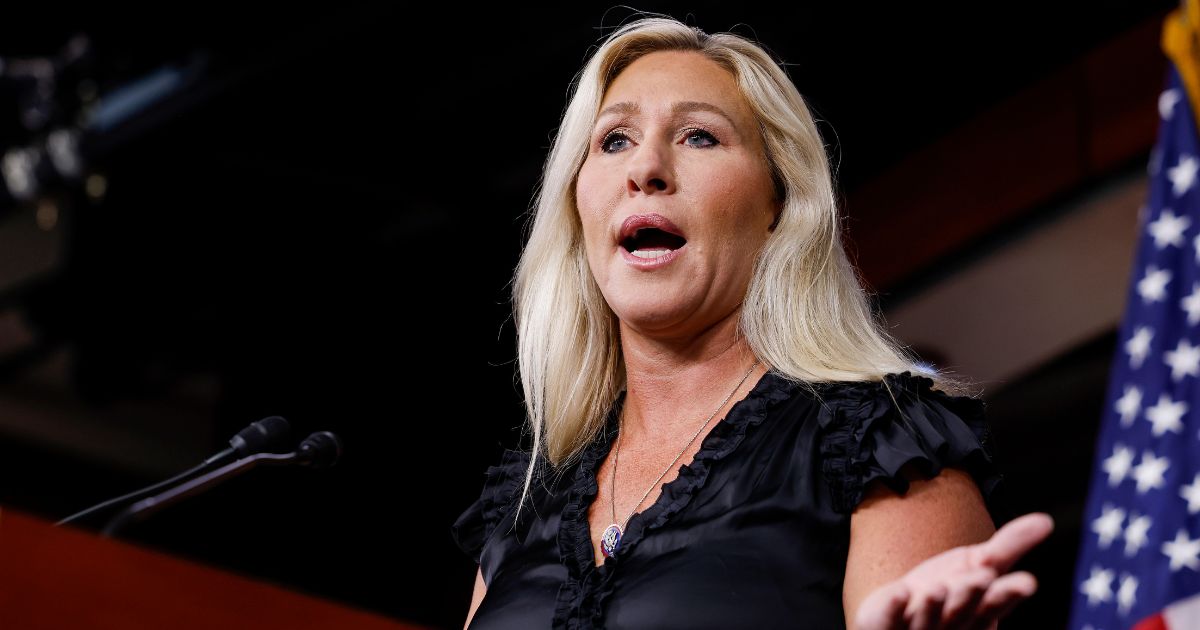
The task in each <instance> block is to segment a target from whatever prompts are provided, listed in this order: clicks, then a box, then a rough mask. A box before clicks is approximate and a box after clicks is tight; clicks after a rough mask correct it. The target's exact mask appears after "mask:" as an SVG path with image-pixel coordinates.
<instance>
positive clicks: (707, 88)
mask: <svg viewBox="0 0 1200 630" xmlns="http://www.w3.org/2000/svg"><path fill="white" fill-rule="evenodd" d="M840 239H841V236H840V231H839V224H838V212H837V206H836V202H835V199H834V194H833V185H832V181H831V175H830V171H829V165H828V162H827V157H826V155H825V153H824V148H823V144H822V142H821V138H820V136H819V134H818V132H817V129H816V127H815V125H814V123H813V120H812V117H811V115H810V114H809V112H808V109H807V107H806V106H805V104H804V101H803V100H802V98H801V96H800V95H799V94H798V92H797V91H796V89H795V87H794V85H793V84H792V83H791V81H790V79H788V77H787V75H786V74H785V73H784V72H783V71H782V70H781V69H780V67H779V66H778V65H777V64H776V63H775V62H774V61H773V60H772V59H771V58H770V56H768V55H767V54H766V53H765V52H764V51H763V50H762V49H761V48H759V47H758V46H757V45H755V44H753V43H751V42H749V41H747V40H745V39H742V38H739V37H737V36H734V35H731V34H716V35H708V34H705V33H703V32H702V31H700V30H698V29H695V28H692V27H688V26H686V25H684V24H682V23H680V22H678V21H675V20H672V19H668V18H659V17H651V18H644V19H641V20H639V21H636V22H632V23H630V24H627V25H625V26H624V27H622V28H620V29H619V30H617V31H615V32H614V33H613V34H612V35H611V36H610V37H609V38H608V39H607V40H606V41H605V43H604V44H603V46H601V47H600V48H599V49H598V50H597V51H596V53H595V54H594V55H593V57H592V58H591V59H590V60H589V61H588V63H587V65H586V66H585V68H584V69H583V71H582V73H581V74H580V75H579V77H578V81H577V85H576V87H575V90H574V93H573V96H572V98H571V101H570V104H569V106H568V107H567V110H566V112H565V115H564V119H563V122H562V125H561V127H560V129H559V132H558V134H557V138H556V139H555V141H554V145H553V147H552V149H551V152H550V156H549V159H548V162H547V165H546V168H545V173H544V178H543V181H542V187H541V191H540V194H539V198H538V201H537V204H536V212H535V215H534V216H533V221H532V229H531V231H530V233H529V238H528V245H527V247H526V249H525V250H524V252H523V254H522V257H521V261H520V264H519V267H518V269H517V274H516V282H515V288H514V302H515V314H516V321H517V326H518V340H519V368H520V373H521V377H522V384H523V387H524V392H525V399H526V405H527V411H528V420H529V429H530V432H531V433H532V437H533V453H526V452H523V451H516V450H509V451H506V452H505V453H504V457H503V459H502V461H501V463H500V464H499V465H497V466H492V467H490V468H488V470H487V475H486V481H485V484H484V489H483V492H482V494H481V496H480V497H479V499H478V500H477V501H475V502H474V504H472V505H471V506H470V507H469V508H468V509H467V510H466V511H464V512H463V513H462V515H461V516H460V517H459V518H458V520H457V521H456V522H455V523H454V526H453V530H452V531H453V534H454V537H455V540H456V542H457V543H458V544H459V545H460V546H461V547H462V548H463V550H464V551H465V552H467V553H468V554H469V555H471V557H473V558H474V559H475V560H477V561H479V562H480V570H479V572H478V574H477V577H476V583H475V593H474V597H473V601H472V603H471V609H470V611H469V613H468V618H467V625H469V626H470V627H472V628H543V627H554V628H593V627H597V628H599V627H606V628H673V627H679V628H708V627H711V628H735V627H737V628H741V627H746V628H750V627H753V628H769V627H785V628H794V627H804V628H836V627H844V626H849V627H856V628H863V629H866V628H871V629H875V628H990V627H995V623H996V620H997V619H998V618H999V617H1001V616H1003V615H1004V614H1005V613H1006V612H1007V611H1008V610H1009V609H1011V607H1012V606H1013V605H1015V604H1016V603H1017V602H1019V601H1020V600H1022V599H1023V598H1026V597H1028V596H1029V595H1031V594H1032V593H1033V592H1034V589H1035V588H1036V582H1035V580H1034V578H1033V576H1032V575H1030V574H1028V573H1025V572H1016V573H1009V572H1008V571H1009V569H1010V567H1011V566H1012V565H1013V563H1015V562H1016V560H1017V559H1019V557H1020V556H1021V555H1022V554H1023V553H1025V552H1026V551H1027V550H1028V549H1029V548H1031V547H1032V546H1033V545H1035V544H1037V542H1039V541H1040V540H1042V539H1043V538H1044V537H1045V536H1046V535H1047V534H1048V533H1049V531H1050V528H1051V522H1050V520H1049V517H1048V516H1046V515H1044V514H1032V515H1026V516H1023V517H1021V518H1019V519H1016V520H1014V521H1012V522H1011V523H1009V524H1008V525H1006V526H1005V527H1004V528H1003V529H1001V531H999V532H995V529H994V526H993V525H992V520H991V517H990V515H989V511H988V507H987V505H986V502H985V501H986V495H990V494H991V491H992V490H993V488H994V487H995V485H996V484H997V483H998V482H999V481H1000V480H1001V476H1000V475H999V473H998V472H997V471H996V468H995V466H994V464H993V461H992V458H991V455H990V452H989V449H990V442H989V441H988V438H987V425H986V422H985V420H984V418H983V404H982V403H981V402H980V401H978V400H976V399H975V398H971V397H969V396H966V395H962V393H963V386H962V385H961V384H960V383H958V382H956V381H955V380H954V379H952V378H950V377H947V376H945V375H942V374H937V373H934V372H931V371H928V370H926V369H924V368H922V367H921V366H920V364H918V363H917V362H916V361H915V360H914V359H913V358H912V357H911V355H909V354H907V352H906V351H905V349H904V348H903V347H901V346H900V345H899V344H898V343H896V342H895V341H894V340H893V339H891V338H890V337H889V336H888V334H887V333H886V331H885V330H883V329H882V328H881V327H880V326H879V325H878V324H877V323H876V322H875V320H874V319H873V316H872V313H871V310H870V305H869V301H868V299H867V296H866V295H865V293H864V291H863V289H862V287H861V286H860V285H859V283H858V281H857V278H856V275H855V272H854V270H853V268H852V267H851V265H850V264H849V262H848V261H847V259H846V256H845V254H844V252H843V251H842V248H841V240H840ZM935 386H937V387H938V389H934V387H935ZM535 454H536V457H535V456H534V455H535ZM993 534H995V535H993Z"/></svg>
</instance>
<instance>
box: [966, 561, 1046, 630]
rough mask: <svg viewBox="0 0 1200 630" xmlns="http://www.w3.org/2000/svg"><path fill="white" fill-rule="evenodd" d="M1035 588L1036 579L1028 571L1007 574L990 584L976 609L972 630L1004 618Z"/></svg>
mask: <svg viewBox="0 0 1200 630" xmlns="http://www.w3.org/2000/svg"><path fill="white" fill-rule="evenodd" d="M1037 586H1038V584H1037V578H1036V577H1034V576H1033V574H1032V573H1029V572H1028V571H1017V572H1016V573H1009V574H1008V575H1004V576H1001V577H1000V578H998V579H997V580H996V581H995V582H992V585H991V586H990V587H988V590H987V592H986V593H984V594H983V599H982V600H981V601H980V603H979V607H978V608H977V609H976V613H975V619H974V623H975V625H974V626H971V628H972V630H975V628H979V629H986V628H989V627H991V623H993V622H995V621H997V620H999V619H1002V618H1004V617H1005V616H1007V615H1008V614H1009V613H1011V612H1012V610H1013V608H1015V607H1016V606H1017V604H1020V603H1021V602H1023V601H1025V600H1026V599H1028V598H1029V597H1031V596H1032V595H1033V594H1034V593H1036V592H1037Z"/></svg>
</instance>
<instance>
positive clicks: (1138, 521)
mask: <svg viewBox="0 0 1200 630" xmlns="http://www.w3.org/2000/svg"><path fill="white" fill-rule="evenodd" d="M1134 514H1137V512H1133V513H1131V514H1130V515H1129V525H1128V526H1126V527H1125V555H1126V556H1128V557H1130V558H1132V557H1133V556H1134V555H1136V554H1137V552H1138V550H1139V549H1141V548H1142V547H1145V546H1146V543H1148V542H1150V537H1149V536H1147V535H1146V533H1147V532H1149V531H1150V526H1151V525H1153V524H1154V522H1153V521H1152V520H1151V518H1150V517H1149V516H1146V515H1145V514H1142V515H1140V516H1134Z"/></svg>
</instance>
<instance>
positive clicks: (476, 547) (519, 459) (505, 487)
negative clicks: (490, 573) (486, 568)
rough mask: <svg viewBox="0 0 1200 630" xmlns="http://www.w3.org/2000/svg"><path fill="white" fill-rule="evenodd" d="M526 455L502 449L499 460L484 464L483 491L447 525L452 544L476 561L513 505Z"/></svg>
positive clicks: (527, 456)
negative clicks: (491, 463)
mask: <svg viewBox="0 0 1200 630" xmlns="http://www.w3.org/2000/svg"><path fill="white" fill-rule="evenodd" d="M529 457H530V454H529V453H528V452H525V451H519V450H513V449H505V450H504V453H503V454H502V455H501V456H500V463H499V464H497V465H495V466H488V469H487V470H486V471H484V481H483V491H482V492H480V494H479V498H477V499H476V500H475V501H474V502H473V503H472V504H471V505H470V506H468V507H467V509H466V510H465V511H463V513H462V514H461V515H460V516H459V517H458V518H457V519H456V520H455V521H454V524H453V525H451V526H450V535H451V536H452V537H453V538H454V542H455V544H457V545H458V547H459V548H460V549H462V550H463V553H466V554H467V555H468V556H470V557H471V558H473V559H474V560H475V562H476V564H478V563H479V559H480V557H481V556H482V554H483V547H484V545H486V544H487V541H488V539H490V538H491V537H492V533H493V532H494V531H495V529H496V526H497V525H498V524H499V523H500V521H502V520H503V519H504V517H505V515H507V514H508V512H509V510H510V509H511V508H512V507H513V506H514V505H516V501H517V497H518V496H519V490H520V488H521V484H522V482H523V481H524V479H525V471H526V470H527V469H528V467H529Z"/></svg>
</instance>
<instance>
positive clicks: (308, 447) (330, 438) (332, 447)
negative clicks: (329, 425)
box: [296, 431, 342, 468]
mask: <svg viewBox="0 0 1200 630" xmlns="http://www.w3.org/2000/svg"><path fill="white" fill-rule="evenodd" d="M296 452H297V454H298V455H299V462H300V463H301V464H303V465H305V466H309V467H312V468H329V467H330V466H333V465H334V464H336V463H337V461H338V459H340V458H341V456H342V442H341V440H339V439H338V436H336V435H334V434H333V433H330V432H329V431H318V432H317V433H313V434H312V435H310V436H308V437H306V438H304V441H303V442H301V443H300V446H299V448H297V449H296Z"/></svg>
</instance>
